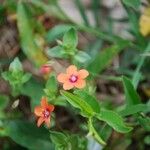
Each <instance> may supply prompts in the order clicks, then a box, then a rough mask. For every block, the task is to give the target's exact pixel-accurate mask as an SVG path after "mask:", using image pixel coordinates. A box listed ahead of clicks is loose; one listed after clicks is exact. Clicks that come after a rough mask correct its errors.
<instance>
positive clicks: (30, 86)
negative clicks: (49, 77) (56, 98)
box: [21, 78, 44, 109]
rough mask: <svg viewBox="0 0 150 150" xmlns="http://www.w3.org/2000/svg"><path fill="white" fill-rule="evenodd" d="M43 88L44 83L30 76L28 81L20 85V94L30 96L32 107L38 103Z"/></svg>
mask: <svg viewBox="0 0 150 150" xmlns="http://www.w3.org/2000/svg"><path fill="white" fill-rule="evenodd" d="M43 89H44V85H43V84H42V83H41V82H39V81H37V80H35V79H34V78H31V79H30V80H29V82H27V83H26V84H24V86H23V87H22V89H21V94H23V95H26V96H29V97H30V98H31V107H32V109H33V108H34V107H35V106H37V105H39V104H40V99H41V97H42V96H43V94H44V92H43Z"/></svg>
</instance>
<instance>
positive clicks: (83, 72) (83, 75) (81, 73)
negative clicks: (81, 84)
mask: <svg viewBox="0 0 150 150" xmlns="http://www.w3.org/2000/svg"><path fill="white" fill-rule="evenodd" d="M88 75H89V72H88V71H87V70H85V69H81V70H79V72H78V76H79V77H80V78H81V79H84V78H86V77H87V76H88Z"/></svg>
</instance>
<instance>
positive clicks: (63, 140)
mask: <svg viewBox="0 0 150 150" xmlns="http://www.w3.org/2000/svg"><path fill="white" fill-rule="evenodd" d="M50 138H51V140H52V142H53V143H54V144H55V149H58V150H59V149H61V148H63V149H66V150H67V147H68V144H69V142H68V140H67V137H66V135H65V134H63V133H61V132H56V131H50Z"/></svg>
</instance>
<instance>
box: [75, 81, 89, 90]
mask: <svg viewBox="0 0 150 150" xmlns="http://www.w3.org/2000/svg"><path fill="white" fill-rule="evenodd" d="M74 85H75V87H76V88H79V89H82V88H84V87H85V85H86V82H85V80H82V79H80V80H78V81H77V82H76V83H75V84H74Z"/></svg>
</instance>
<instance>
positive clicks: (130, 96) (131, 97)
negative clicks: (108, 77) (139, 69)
mask: <svg viewBox="0 0 150 150" xmlns="http://www.w3.org/2000/svg"><path fill="white" fill-rule="evenodd" d="M122 79H123V86H124V91H125V96H126V105H135V104H139V103H141V99H140V97H139V95H138V94H137V92H136V90H135V89H134V87H133V85H132V83H131V81H130V80H129V79H128V78H127V77H123V78H122Z"/></svg>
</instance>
